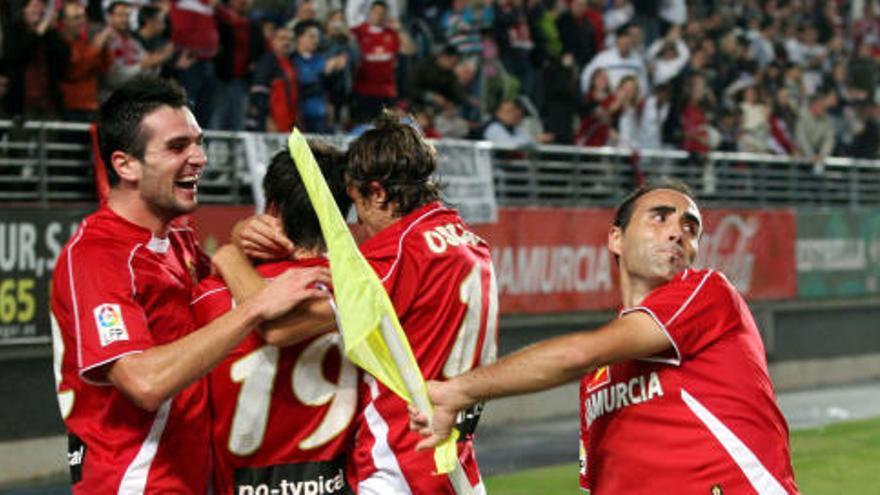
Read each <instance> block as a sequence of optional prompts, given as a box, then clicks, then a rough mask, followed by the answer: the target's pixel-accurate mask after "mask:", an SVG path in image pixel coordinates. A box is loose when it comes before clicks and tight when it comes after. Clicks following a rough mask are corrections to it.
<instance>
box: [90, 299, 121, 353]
mask: <svg viewBox="0 0 880 495" xmlns="http://www.w3.org/2000/svg"><path fill="white" fill-rule="evenodd" d="M93 313H94V315H95V325H97V327H98V336H99V337H100V338H101V347H106V346H108V345H110V344H112V343H113V342H118V341H120V340H128V330H126V329H125V322H124V321H122V309H120V308H119V305H118V304H102V305H100V306H98V307H96V308H95V309H94V311H93Z"/></svg>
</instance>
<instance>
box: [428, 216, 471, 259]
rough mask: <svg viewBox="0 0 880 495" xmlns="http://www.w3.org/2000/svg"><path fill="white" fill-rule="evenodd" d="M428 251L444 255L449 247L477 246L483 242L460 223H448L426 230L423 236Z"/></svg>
mask: <svg viewBox="0 0 880 495" xmlns="http://www.w3.org/2000/svg"><path fill="white" fill-rule="evenodd" d="M423 235H424V236H425V242H427V243H428V249H430V250H431V251H432V252H435V253H437V254H443V253H445V252H446V249H447V248H448V247H449V246H461V245H463V244H469V245H471V246H476V245H478V244H480V242H482V239H480V238H479V236H477V235H476V234H474V233H473V232H471V231H470V230H466V229H465V228H464V226H462V225H461V224H460V223H447V224H446V225H438V226H436V227H434V228H433V229H430V230H426V231H425V233H424V234H423Z"/></svg>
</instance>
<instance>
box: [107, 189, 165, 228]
mask: <svg viewBox="0 0 880 495" xmlns="http://www.w3.org/2000/svg"><path fill="white" fill-rule="evenodd" d="M107 207H108V208H110V209H111V210H112V211H113V212H114V213H116V214H117V215H119V216H121V217H122V218H124V219H126V220H128V221H129V222H131V223H133V224H135V225H137V226H139V227H143V228H145V229H147V230H149V231H150V232H152V233H153V235H155V236H156V237H161V238H164V237H167V236H168V228H169V226H170V225H171V220H172V219H164V218H162V217H161V216H160V215H158V214H157V213H156V212H154V211H153V210H152V209H151V208H150V207H149V206H148V205H147V204H145V203H144V202H143V201H142V200H141V199H140V197H139V196H138V195H137V194H136V192H134V193H133V192H132V191H127V190H124V189H121V188H120V187H114V188H112V189H111V190H110V196H109V197H108V198H107Z"/></svg>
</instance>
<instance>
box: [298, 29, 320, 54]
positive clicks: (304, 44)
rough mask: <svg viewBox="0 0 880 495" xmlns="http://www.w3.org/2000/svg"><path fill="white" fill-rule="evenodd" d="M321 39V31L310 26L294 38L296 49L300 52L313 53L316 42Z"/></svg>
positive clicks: (316, 45) (315, 48) (316, 46)
mask: <svg viewBox="0 0 880 495" xmlns="http://www.w3.org/2000/svg"><path fill="white" fill-rule="evenodd" d="M320 41H321V33H320V32H319V31H318V28H317V27H315V26H312V27H310V28H307V29H306V30H305V31H303V32H302V33H301V34H300V35H299V37H298V38H297V39H296V51H298V52H300V53H307V54H311V53H315V50H317V49H318V43H319V42H320Z"/></svg>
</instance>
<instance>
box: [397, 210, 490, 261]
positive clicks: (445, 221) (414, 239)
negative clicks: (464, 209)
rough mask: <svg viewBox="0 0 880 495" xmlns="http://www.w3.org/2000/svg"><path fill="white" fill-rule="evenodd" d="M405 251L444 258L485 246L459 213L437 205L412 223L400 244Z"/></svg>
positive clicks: (425, 211)
mask: <svg viewBox="0 0 880 495" xmlns="http://www.w3.org/2000/svg"><path fill="white" fill-rule="evenodd" d="M403 244H404V247H405V248H407V249H408V250H415V251H424V252H425V253H426V254H434V255H437V254H444V253H447V252H449V251H450V248H455V247H458V246H471V247H479V246H486V242H485V241H484V240H483V239H482V238H480V236H478V235H477V234H475V233H474V232H473V229H471V227H470V226H468V225H467V224H466V223H465V222H464V220H462V218H461V216H459V214H458V211H456V210H455V209H452V208H447V207H445V206H441V205H436V206H434V207H433V208H429V209H425V210H424V211H422V214H421V215H420V216H419V217H417V218H415V219H413V221H412V223H411V225H410V229H408V232H407V233H406V235H405V237H404V241H403Z"/></svg>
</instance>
